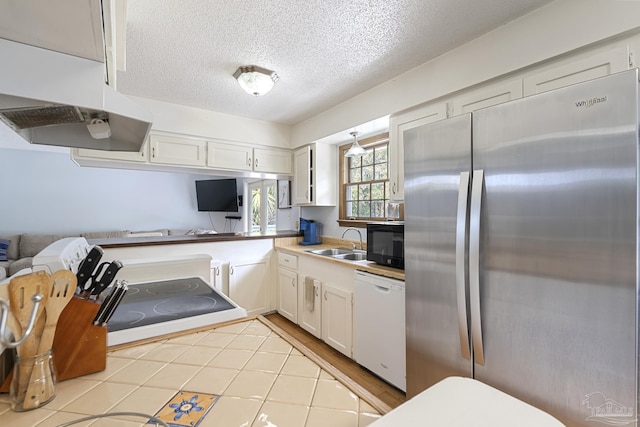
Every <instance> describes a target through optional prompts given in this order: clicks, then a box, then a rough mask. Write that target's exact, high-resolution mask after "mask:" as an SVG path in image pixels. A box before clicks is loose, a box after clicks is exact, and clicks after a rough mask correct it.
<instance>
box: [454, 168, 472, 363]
mask: <svg viewBox="0 0 640 427" xmlns="http://www.w3.org/2000/svg"><path fill="white" fill-rule="evenodd" d="M468 207H469V172H461V173H460V187H459V189H458V212H457V216H456V298H457V302H458V332H459V334H460V351H461V353H462V357H464V358H465V359H467V360H471V347H470V345H469V321H468V319H467V269H466V265H465V264H466V263H465V258H466V251H467V242H466V240H467V211H468Z"/></svg>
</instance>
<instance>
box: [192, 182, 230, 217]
mask: <svg viewBox="0 0 640 427" xmlns="http://www.w3.org/2000/svg"><path fill="white" fill-rule="evenodd" d="M237 188H238V187H237V185H236V180H235V178H232V179H208V180H205V181H196V200H197V202H198V211H200V212H238V190H237Z"/></svg>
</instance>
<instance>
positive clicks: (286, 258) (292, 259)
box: [278, 252, 298, 270]
mask: <svg viewBox="0 0 640 427" xmlns="http://www.w3.org/2000/svg"><path fill="white" fill-rule="evenodd" d="M278 265H279V266H280V267H285V268H290V269H292V270H297V269H298V257H297V256H296V255H291V254H285V253H283V252H278Z"/></svg>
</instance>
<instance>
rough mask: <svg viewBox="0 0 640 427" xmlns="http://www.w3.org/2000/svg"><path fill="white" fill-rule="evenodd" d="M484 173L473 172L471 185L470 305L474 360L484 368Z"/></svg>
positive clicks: (480, 171)
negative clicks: (482, 258)
mask: <svg viewBox="0 0 640 427" xmlns="http://www.w3.org/2000/svg"><path fill="white" fill-rule="evenodd" d="M483 188H484V171H483V170H474V171H473V182H472V185H471V215H470V219H469V305H470V309H471V310H470V311H471V340H472V342H473V358H474V360H475V362H476V363H478V364H480V365H483V366H484V347H483V343H482V323H481V316H480V218H481V217H482V190H483Z"/></svg>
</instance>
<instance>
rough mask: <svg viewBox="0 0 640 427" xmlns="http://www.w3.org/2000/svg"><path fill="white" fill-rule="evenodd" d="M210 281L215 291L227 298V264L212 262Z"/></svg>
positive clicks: (217, 261)
mask: <svg viewBox="0 0 640 427" xmlns="http://www.w3.org/2000/svg"><path fill="white" fill-rule="evenodd" d="M210 281H211V284H212V285H213V287H214V288H216V290H218V291H220V292H222V293H223V294H225V295H226V296H229V263H228V262H225V261H219V260H212V261H211V277H210Z"/></svg>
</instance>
